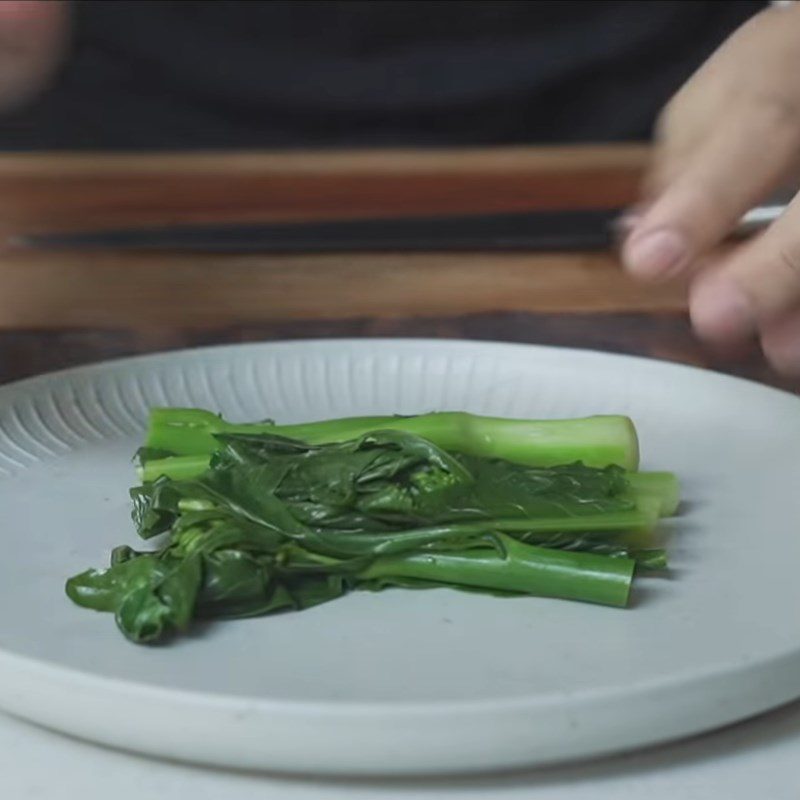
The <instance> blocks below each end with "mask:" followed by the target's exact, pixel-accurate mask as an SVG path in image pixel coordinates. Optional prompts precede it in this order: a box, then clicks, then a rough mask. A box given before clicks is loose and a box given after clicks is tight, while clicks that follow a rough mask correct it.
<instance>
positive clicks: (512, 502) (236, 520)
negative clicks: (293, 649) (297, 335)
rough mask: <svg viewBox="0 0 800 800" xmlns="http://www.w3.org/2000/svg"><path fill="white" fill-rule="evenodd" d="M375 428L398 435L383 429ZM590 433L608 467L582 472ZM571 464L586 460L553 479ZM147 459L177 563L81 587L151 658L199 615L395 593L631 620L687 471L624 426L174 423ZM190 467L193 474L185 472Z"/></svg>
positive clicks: (162, 418)
mask: <svg viewBox="0 0 800 800" xmlns="http://www.w3.org/2000/svg"><path fill="white" fill-rule="evenodd" d="M376 421H377V424H380V425H383V426H384V427H383V428H379V429H375V430H369V427H370V426H372V425H373V424H375V423H376ZM387 425H390V427H386V426H387ZM548 425H550V427H549V428H548ZM511 426H516V427H517V429H518V432H519V433H518V435H516V436H514V435H512V434H511V433H510V432H509V431H510V430H511ZM537 430H538V431H540V433H539V435H538V436H537V435H536V434H535V432H536V431H537ZM492 431H494V435H493V436H492V433H491V432H492ZM542 431H544V433H542ZM580 431H583V432H584V433H586V435H587V438H588V439H589V446H588V454H589V457H591V458H592V459H594V461H595V465H594V466H589V465H587V464H585V463H582V459H581V458H580V456H581V452H580V447H579V441H578V440H577V439H576V438H574V437H575V436H577V435H578V433H579V432H580ZM421 432H423V433H426V434H427V436H423V435H422V433H421ZM287 433H291V434H292V436H291V437H290V436H288V435H287ZM526 436H527V439H526V438H525V437H526ZM459 437H460V438H459ZM615 437H616V439H615ZM559 453H561V454H563V455H565V456H567V455H568V456H569V457H570V461H569V462H568V463H561V464H556V463H553V460H554V459H556V458H557V457H558V454H559ZM603 454H606V455H608V454H617V455H620V454H624V455H625V456H626V459H623V460H625V463H624V465H622V466H621V465H618V464H615V463H608V462H607V461H605V456H604V455H603ZM139 457H140V463H141V467H142V473H143V475H144V479H145V480H144V483H143V484H142V485H141V486H138V487H135V488H134V489H132V490H131V497H132V500H133V519H134V522H135V525H136V528H137V531H138V533H139V534H140V536H141V537H142V538H143V539H150V538H153V537H157V536H162V537H163V538H162V541H161V547H160V548H158V549H155V550H153V551H149V552H137V551H135V550H133V549H131V548H129V547H119V548H117V549H116V550H114V552H113V554H112V560H111V566H110V567H109V568H108V569H105V570H88V571H86V572H83V573H81V574H80V575H77V576H75V577H73V578H71V579H70V580H69V581H68V582H67V587H66V588H67V594H68V595H69V597H70V598H71V599H72V600H74V601H75V602H76V603H78V604H80V605H83V606H86V607H88V608H93V609H96V610H98V611H109V612H113V613H114V615H115V617H116V621H117V624H118V626H119V628H120V629H121V630H122V632H123V633H124V634H125V635H126V636H127V637H128V638H129V639H131V640H132V641H134V642H153V641H157V640H159V639H161V638H162V637H164V636H165V635H167V634H170V633H174V632H179V631H183V630H185V629H186V628H187V627H188V626H189V625H190V623H191V621H192V619H193V618H195V617H243V616H255V615H261V614H269V613H273V612H277V611H281V610H286V609H303V608H308V607H310V606H313V605H317V604H319V603H322V602H326V601H328V600H331V599H334V598H337V597H340V596H341V595H343V594H345V593H346V592H348V591H350V590H353V589H373V590H375V589H383V588H386V587H389V586H403V587H420V588H421V587H433V586H451V587H455V588H462V589H470V590H480V591H487V592H491V593H495V594H528V595H541V596H549V597H558V598H565V599H572V600H582V601H588V602H594V603H601V604H605V605H611V606H624V605H626V604H627V601H628V596H629V592H630V587H631V582H632V580H633V576H634V572H635V570H636V569H637V568H638V569H662V568H663V567H664V566H665V565H666V557H665V554H664V551H663V550H661V549H659V548H657V547H655V546H654V542H653V538H652V536H651V533H652V530H653V528H654V525H655V523H656V521H657V519H658V517H659V516H660V515H661V516H663V515H669V514H672V513H674V511H675V507H676V505H677V499H678V489H677V482H676V480H675V478H674V476H672V475H671V474H670V473H633V472H631V471H630V470H631V469H632V468H635V466H636V461H637V459H638V450H637V447H636V434H635V431H634V429H633V426H632V425H631V424H630V422H629V421H627V420H625V418H617V417H605V418H603V417H595V418H591V419H590V420H577V421H574V423H571V422H570V421H563V422H558V423H552V424H550V423H542V422H526V421H521V420H520V421H508V420H495V419H489V418H476V417H470V416H469V415H465V414H431V415H425V416H422V417H381V418H370V419H369V420H364V419H360V420H337V421H331V422H327V423H326V422H320V423H310V424H309V425H307V426H275V425H271V424H259V425H243V426H231V425H229V424H228V423H225V422H223V421H222V420H221V419H220V418H219V417H216V416H214V415H211V414H208V413H207V412H202V411H193V410H174V411H171V410H166V409H159V410H156V411H154V412H153V418H152V420H151V427H150V433H149V436H148V440H147V442H146V446H145V448H143V449H142V450H141V451H140V454H139ZM576 457H577V458H576ZM609 457H610V456H609ZM187 459H193V461H192V462H191V468H186V469H183V468H182V469H176V468H174V466H175V465H176V464H179V463H180V464H187V463H189V462H188V460H187ZM601 462H602V463H601ZM154 465H155V467H154ZM164 465H172V467H173V468H171V469H164Z"/></svg>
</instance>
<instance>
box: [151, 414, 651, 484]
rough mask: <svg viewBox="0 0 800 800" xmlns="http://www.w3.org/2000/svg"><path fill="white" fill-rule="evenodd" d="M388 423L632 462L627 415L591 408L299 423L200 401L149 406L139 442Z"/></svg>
mask: <svg viewBox="0 0 800 800" xmlns="http://www.w3.org/2000/svg"><path fill="white" fill-rule="evenodd" d="M381 429H384V430H386V429H391V430H400V431H406V432H408V433H414V434H416V435H418V436H422V437H424V438H426V439H429V440H430V441H432V442H433V443H434V444H436V445H438V446H439V447H441V448H443V449H445V450H452V451H456V452H460V453H464V454H465V455H472V456H481V457H484V458H503V459H506V460H507V461H514V462H517V463H520V464H527V465H530V466H541V467H549V466H555V465H557V464H568V463H571V462H575V461H583V463H584V464H586V465H587V466H590V467H605V466H607V465H609V464H619V465H620V466H622V467H625V468H626V469H629V470H636V469H637V468H638V466H639V444H638V439H637V436H636V429H635V428H634V426H633V423H632V422H631V420H630V419H629V418H628V417H623V416H595V417H585V418H582V419H568V420H520V419H503V418H499V417H480V416H476V415H473V414H468V413H465V412H461V411H448V412H440V413H434V414H422V415H419V416H413V417H392V416H382V417H351V418H346V419H337V420H323V421H321V422H309V423H303V424H300V425H273V424H272V423H247V424H242V425H235V424H232V423H229V422H226V421H225V420H223V419H222V418H220V417H218V416H217V415H215V414H212V413H211V412H209V411H203V410H200V409H182V408H156V409H153V410H152V411H151V414H150V427H149V431H148V436H147V442H146V447H148V448H152V449H155V450H165V451H169V452H171V453H174V454H175V455H178V456H187V455H208V454H210V453H212V452H213V451H214V450H215V449H216V441H215V439H214V435H215V434H218V433H273V434H278V435H281V436H287V437H289V438H292V439H300V440H301V441H304V442H307V443H309V444H325V443H328V442H339V441H345V440H348V439H355V438H357V437H359V436H362V435H364V434H366V433H370V432H372V431H376V430H381Z"/></svg>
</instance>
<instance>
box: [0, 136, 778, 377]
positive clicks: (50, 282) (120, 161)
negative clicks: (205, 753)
mask: <svg viewBox="0 0 800 800" xmlns="http://www.w3.org/2000/svg"><path fill="white" fill-rule="evenodd" d="M646 159H647V149H646V148H645V147H642V146H614V147H611V146H606V147H582V148H575V147H572V148H549V149H543V148H513V149H512V148H502V149H483V150H445V151H415V152H399V151H368V152H340V153H335V154H331V153H283V154H280V153H209V154H188V155H187V154H183V155H176V154H157V155H137V154H130V155H127V154H125V155H107V154H106V155H100V154H97V155H92V154H31V155H19V154H6V155H0V240H2V241H3V242H5V241H6V240H7V239H8V237H12V236H13V235H15V234H19V233H23V232H32V231H47V230H69V229H77V228H87V227H92V228H94V227H103V226H107V227H115V226H121V225H135V224H161V223H169V222H195V221H222V220H299V219H312V218H319V217H334V216H335V217H341V218H346V217H357V216H364V215H367V216H377V215H387V216H389V215H393V214H420V213H425V212H452V213H458V212H485V211H504V210H525V209H535V208H545V207H547V208H580V207H584V208H586V207H593V206H599V205H603V206H605V205H624V204H626V203H627V202H629V201H630V200H631V199H633V198H634V197H635V194H636V186H637V183H638V180H639V176H640V174H641V170H642V168H643V165H644V164H645V163H646ZM330 336H348V337H349V336H423V337H427V336H432V337H459V338H471V339H491V340H503V341H514V342H532V343H546V344H557V345H567V346H577V347H590V348H595V349H602V350H614V351H619V352H629V353H639V354H647V355H652V356H655V357H658V358H665V359H670V360H675V361H682V362H687V363H692V364H700V365H707V366H711V367H713V368H716V369H722V370H725V371H728V372H732V373H735V374H740V375H745V376H748V377H751V378H755V379H757V380H761V381H765V382H768V383H772V384H774V385H784V386H787V387H789V385H788V384H785V383H782V382H781V381H780V380H779V379H778V378H777V377H776V376H775V375H774V374H772V373H771V372H770V370H769V369H768V368H767V367H766V366H765V365H764V364H763V363H762V361H761V360H760V358H758V356H757V354H755V353H750V354H748V355H746V356H740V357H738V358H737V360H735V361H731V360H722V359H721V357H719V356H715V355H714V354H711V353H708V352H706V351H704V350H703V349H702V348H701V347H700V345H699V344H698V343H697V342H696V341H695V340H694V339H693V337H692V335H691V332H690V329H689V326H688V323H687V320H686V313H685V295H684V291H683V290H682V289H681V288H680V287H669V288H665V287H657V288H649V287H642V286H638V285H636V284H634V283H633V282H631V281H629V280H628V279H627V278H626V277H625V276H624V275H623V274H622V272H621V270H620V269H619V265H618V263H617V261H616V259H615V257H614V256H613V255H603V254H563V253H562V254H536V255H531V254H524V253H508V254H482V253H469V254H458V255H455V254H453V255H450V254H424V253H423V254H353V255H347V254H339V255H314V256H291V257H286V256H280V257H276V256H260V255H219V254H167V253H152V254H145V255H142V254H124V253H45V252H42V253H32V252H19V251H14V250H13V249H12V248H8V247H5V246H4V247H3V249H2V250H0V381H3V382H5V381H9V380H13V379H15V378H19V377H23V376H26V375H31V374H35V373H39V372H42V371H46V370H51V369H56V368H61V367H64V366H69V365H73V364H81V363H88V362H92V361H97V360H101V359H107V358H111V357H117V356H122V355H128V354H134V353H141V352H150V351H155V350H166V349H172V348H178V347H186V346H194V345H204V344H216V343H221V342H239V341H253V340H267V339H285V338H306V337H330ZM789 388H792V387H789Z"/></svg>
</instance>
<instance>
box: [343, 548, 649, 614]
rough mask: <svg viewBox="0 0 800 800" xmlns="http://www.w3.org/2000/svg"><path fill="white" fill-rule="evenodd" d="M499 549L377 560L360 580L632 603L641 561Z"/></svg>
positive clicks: (543, 549)
mask: <svg viewBox="0 0 800 800" xmlns="http://www.w3.org/2000/svg"><path fill="white" fill-rule="evenodd" d="M497 538H498V539H499V540H500V541H501V543H502V548H503V552H502V553H500V554H499V553H498V552H497V550H496V549H494V548H487V549H485V550H484V549H477V550H465V551H463V552H456V553H447V552H444V553H411V554H404V555H401V556H389V557H384V558H378V559H376V560H375V561H374V562H372V564H370V565H369V566H368V567H367V568H366V569H365V570H363V571H362V572H361V573H360V574H359V575H358V579H359V580H360V581H376V582H377V584H378V585H379V586H380V585H382V584H383V583H387V584H389V585H390V584H391V583H392V582H393V579H398V578H411V579H413V580H417V581H424V582H428V583H431V584H435V585H455V586H465V587H472V588H480V589H488V590H490V591H501V592H513V593H524V594H533V595H539V596H543V597H557V598H561V599H565V600H580V601H583V602H588V603H599V604H602V605H607V606H617V607H623V606H625V605H627V603H628V596H629V594H630V587H631V582H632V580H633V575H634V569H635V566H636V562H635V561H634V560H633V559H630V558H608V557H607V556H601V555H594V554H592V553H581V552H570V551H563V550H549V549H547V548H544V547H536V546H534V545H529V544H522V543H521V542H518V541H516V540H514V539H512V538H511V537H509V536H503V535H502V534H498V535H497Z"/></svg>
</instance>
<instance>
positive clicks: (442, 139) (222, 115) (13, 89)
mask: <svg viewBox="0 0 800 800" xmlns="http://www.w3.org/2000/svg"><path fill="white" fill-rule="evenodd" d="M0 5H1V6H2V7H0V59H2V60H1V61H0V67H2V72H3V73H5V74H4V77H2V78H0V109H2V113H0V147H2V148H4V149H20V150H23V149H24V150H30V149H92V150H98V149H143V148H148V149H153V148H160V149H164V148H167V149H176V148H178V149H198V148H200V149H209V148H228V149H230V148H284V147H306V148H308V147H313V148H320V147H339V146H380V145H395V146H396V145H421V146H439V145H487V144H510V143H537V144H538V143H566V142H586V141H624V140H635V139H639V140H642V139H646V138H647V137H648V136H649V134H650V131H651V128H652V125H653V121H654V118H655V116H656V114H657V112H658V110H659V108H660V107H661V106H662V105H663V104H664V102H665V101H666V100H667V99H668V98H669V97H670V95H671V94H672V93H673V92H674V91H675V90H676V89H677V88H678V87H679V86H680V85H681V83H682V82H683V81H684V80H685V79H686V78H687V77H688V76H689V75H690V74H691V73H692V72H693V71H694V70H695V69H696V68H697V67H698V66H699V65H700V64H701V63H702V61H703V60H704V59H705V58H706V57H707V56H708V55H709V54H710V53H711V52H712V51H713V50H714V49H715V48H716V47H717V45H718V44H720V42H721V41H722V40H723V39H724V38H725V37H726V36H727V35H728V34H729V33H730V32H731V31H732V30H733V29H735V28H736V27H737V26H738V25H739V24H741V22H743V21H744V20H745V19H747V18H748V17H749V16H751V15H752V14H753V13H755V12H756V11H758V10H759V9H761V8H763V7H764V6H765V5H766V4H765V3H763V2H750V1H749V0H738V1H737V0H727V2H719V0H712V1H711V2H708V1H705V2H704V1H703V0H678V1H674V0H673V1H670V0H645V1H644V2H641V1H637V0H623V1H622V2H601V1H599V0H557V1H555V2H547V1H544V0H531V1H530V2H523V1H520V2H505V1H503V0H490V1H489V2H476V1H464V0H461V1H459V0H445V1H444V2H440V1H438V0H422V1H421V2H420V1H417V2H393V1H391V0H382V1H381V2H371V1H370V0H367V1H366V2H331V1H328V0H325V1H323V2H314V1H313V0H295V2H257V1H254V0H247V1H246V2H233V1H230V0H227V1H226V0H211V1H208V0H205V1H202V2H193V1H192V0H148V1H142V0H132V1H131V0H114V2H109V0H74V1H73V2H68V3H61V2H57V1H52V2H44V3H25V2H13V1H12V2H5V3H2V4H0ZM33 6H38V9H35V10H34V8H33ZM14 84H16V85H14Z"/></svg>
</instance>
